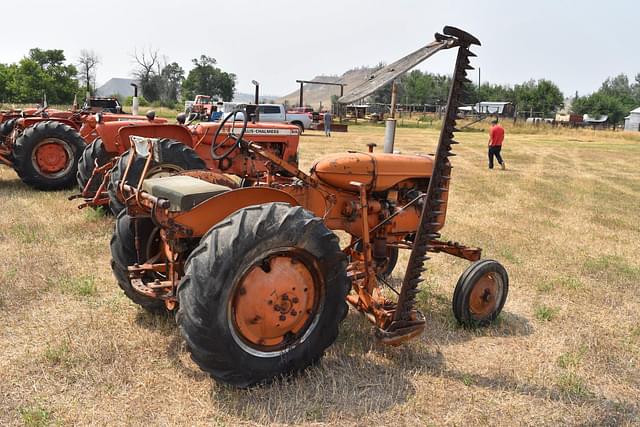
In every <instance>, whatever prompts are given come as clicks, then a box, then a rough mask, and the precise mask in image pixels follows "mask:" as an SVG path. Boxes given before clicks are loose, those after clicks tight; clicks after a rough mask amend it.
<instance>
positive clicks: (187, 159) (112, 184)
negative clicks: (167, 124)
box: [107, 138, 206, 215]
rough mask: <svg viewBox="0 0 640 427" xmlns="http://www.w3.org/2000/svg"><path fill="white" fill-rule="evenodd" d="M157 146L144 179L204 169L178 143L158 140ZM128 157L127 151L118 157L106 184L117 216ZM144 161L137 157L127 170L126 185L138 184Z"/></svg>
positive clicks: (183, 145)
mask: <svg viewBox="0 0 640 427" xmlns="http://www.w3.org/2000/svg"><path fill="white" fill-rule="evenodd" d="M157 144H158V146H157V148H156V149H154V152H156V153H158V155H159V158H158V159H154V160H152V161H151V165H150V167H149V170H148V171H147V176H146V178H151V177H156V178H160V177H162V176H168V175H171V174H174V173H178V172H182V171H185V170H200V169H205V168H206V165H205V163H204V161H203V160H202V159H201V158H200V157H199V156H198V154H196V152H195V151H194V150H193V149H192V148H191V147H189V146H187V145H185V144H183V143H182V142H180V141H176V140H174V139H168V138H163V139H161V140H159V141H158V142H157ZM130 155H131V152H130V151H127V152H125V153H124V154H123V155H122V156H120V158H119V159H118V161H117V162H116V165H115V166H114V167H113V169H112V170H111V175H110V178H109V183H108V184H107V192H108V193H109V208H110V209H111V212H113V214H114V215H117V214H118V213H119V212H120V211H122V210H123V209H124V208H125V206H124V204H123V202H122V201H120V199H118V183H119V182H120V179H121V178H122V176H123V175H124V171H125V170H126V169H127V163H128V162H129V156H130ZM145 161H146V159H145V158H143V157H137V158H136V159H134V161H133V164H132V165H131V169H129V176H128V177H127V184H130V185H134V184H135V185H137V184H138V181H140V175H142V172H143V170H144V165H145Z"/></svg>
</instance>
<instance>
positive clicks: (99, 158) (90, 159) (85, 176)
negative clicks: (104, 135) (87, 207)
mask: <svg viewBox="0 0 640 427" xmlns="http://www.w3.org/2000/svg"><path fill="white" fill-rule="evenodd" d="M111 158H112V156H111V155H110V154H109V153H107V152H106V150H105V149H104V144H103V143H102V139H101V138H96V139H95V140H94V141H93V142H92V143H91V144H89V145H87V146H86V147H85V148H84V151H83V152H82V156H80V160H79V161H78V173H77V174H76V179H77V181H78V187H80V191H82V190H84V188H85V187H86V185H87V183H88V182H89V179H91V174H93V171H94V169H95V168H96V162H97V163H98V166H103V165H105V164H106V163H107V162H108V161H109V160H111ZM103 178H104V177H103V175H102V174H96V176H94V177H93V180H92V181H91V187H90V188H89V191H91V194H95V192H96V191H98V188H100V184H102V180H103Z"/></svg>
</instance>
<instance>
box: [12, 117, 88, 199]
mask: <svg viewBox="0 0 640 427" xmlns="http://www.w3.org/2000/svg"><path fill="white" fill-rule="evenodd" d="M84 147H85V143H84V140H83V139H82V137H81V136H80V134H79V133H78V132H77V131H76V130H75V129H73V128H72V127H71V126H68V125H66V124H64V123H60V122H55V121H50V122H41V123H38V124H36V125H34V126H31V127H28V128H27V129H25V130H24V132H23V133H22V135H20V136H19V137H18V139H17V140H16V144H15V147H14V151H13V158H14V164H13V165H14V168H15V170H16V172H17V173H18V176H19V177H20V178H21V179H22V181H23V182H24V183H25V184H27V185H29V186H32V187H35V188H37V189H39V190H61V189H64V188H69V187H71V186H73V184H74V183H75V176H76V171H77V169H78V161H79V159H80V156H81V154H82V150H84Z"/></svg>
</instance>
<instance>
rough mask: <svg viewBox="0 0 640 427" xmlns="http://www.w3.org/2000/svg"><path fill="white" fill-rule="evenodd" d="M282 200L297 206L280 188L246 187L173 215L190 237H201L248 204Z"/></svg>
mask: <svg viewBox="0 0 640 427" xmlns="http://www.w3.org/2000/svg"><path fill="white" fill-rule="evenodd" d="M271 202H283V203H288V204H290V205H291V206H298V205H299V203H298V201H297V200H296V199H295V198H293V196H291V195H289V194H287V193H285V192H284V191H282V190H277V189H275V188H269V187H248V188H240V189H237V190H231V191H227V192H226V193H222V194H220V195H218V196H214V197H212V198H210V199H209V200H206V201H204V202H202V203H200V204H199V205H197V206H196V207H194V208H193V209H191V210H189V211H187V212H184V213H181V214H179V215H177V216H176V217H174V220H175V222H176V223H177V224H179V225H181V226H184V227H187V228H188V229H190V230H191V231H192V232H193V234H192V235H190V237H202V236H203V235H204V234H205V233H206V232H207V231H209V229H210V228H211V227H213V226H214V225H216V224H218V223H219V222H220V221H222V220H223V219H225V218H226V217H228V216H229V215H231V214H232V213H234V212H236V211H238V210H240V209H242V208H246V207H249V206H253V205H262V204H264V203H271Z"/></svg>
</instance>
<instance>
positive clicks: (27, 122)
mask: <svg viewBox="0 0 640 427" xmlns="http://www.w3.org/2000/svg"><path fill="white" fill-rule="evenodd" d="M41 122H58V123H64V124H65V125H68V126H70V127H71V128H73V129H75V130H79V129H80V126H79V125H78V123H76V122H74V121H73V120H69V119H61V118H57V117H25V118H23V119H21V120H20V121H18V123H19V125H20V127H22V129H26V128H28V127H31V126H35V125H37V124H38V123H41Z"/></svg>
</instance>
